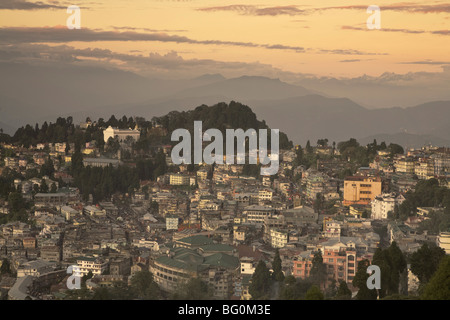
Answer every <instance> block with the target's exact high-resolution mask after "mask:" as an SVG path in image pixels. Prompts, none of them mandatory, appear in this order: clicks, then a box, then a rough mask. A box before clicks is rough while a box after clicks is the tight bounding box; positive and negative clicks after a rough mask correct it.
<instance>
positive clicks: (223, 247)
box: [200, 243, 234, 252]
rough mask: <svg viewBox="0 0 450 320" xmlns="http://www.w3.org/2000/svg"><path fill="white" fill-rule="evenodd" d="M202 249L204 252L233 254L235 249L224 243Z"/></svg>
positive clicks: (209, 245)
mask: <svg viewBox="0 0 450 320" xmlns="http://www.w3.org/2000/svg"><path fill="white" fill-rule="evenodd" d="M200 249H201V250H202V251H203V252H219V251H220V252H233V250H234V248H233V247H232V246H229V245H227V244H222V243H214V244H207V245H204V246H201V247H200Z"/></svg>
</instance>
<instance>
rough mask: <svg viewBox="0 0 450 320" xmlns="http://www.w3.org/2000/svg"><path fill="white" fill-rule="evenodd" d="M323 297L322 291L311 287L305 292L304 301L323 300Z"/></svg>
mask: <svg viewBox="0 0 450 320" xmlns="http://www.w3.org/2000/svg"><path fill="white" fill-rule="evenodd" d="M323 299H324V296H323V293H322V291H320V289H319V287H318V286H316V285H313V286H311V288H309V290H308V292H306V295H305V300H323Z"/></svg>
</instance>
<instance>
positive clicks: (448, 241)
mask: <svg viewBox="0 0 450 320" xmlns="http://www.w3.org/2000/svg"><path fill="white" fill-rule="evenodd" d="M436 244H437V245H438V246H439V247H441V248H442V249H444V250H445V253H446V254H450V232H441V233H439V236H438V237H437V238H436Z"/></svg>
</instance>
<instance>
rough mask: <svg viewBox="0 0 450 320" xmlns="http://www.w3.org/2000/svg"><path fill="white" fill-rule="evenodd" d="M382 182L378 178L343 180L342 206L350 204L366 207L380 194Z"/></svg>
mask: <svg viewBox="0 0 450 320" xmlns="http://www.w3.org/2000/svg"><path fill="white" fill-rule="evenodd" d="M381 187H382V182H381V178H379V177H367V176H351V177H347V178H345V180H344V201H343V205H344V206H349V205H352V204H363V205H368V204H370V202H371V201H372V200H373V199H375V197H376V196H378V195H380V194H381Z"/></svg>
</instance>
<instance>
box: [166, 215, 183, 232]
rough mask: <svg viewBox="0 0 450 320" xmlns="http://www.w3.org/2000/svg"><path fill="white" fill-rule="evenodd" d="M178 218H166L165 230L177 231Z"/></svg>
mask: <svg viewBox="0 0 450 320" xmlns="http://www.w3.org/2000/svg"><path fill="white" fill-rule="evenodd" d="M179 221H180V219H179V218H178V216H166V230H178V223H179Z"/></svg>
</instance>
